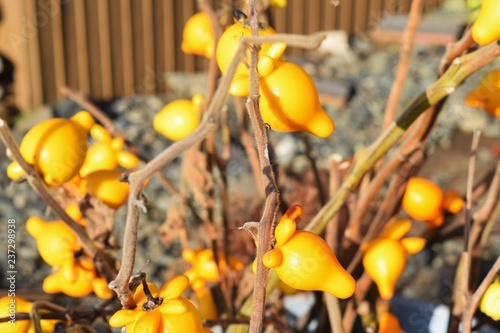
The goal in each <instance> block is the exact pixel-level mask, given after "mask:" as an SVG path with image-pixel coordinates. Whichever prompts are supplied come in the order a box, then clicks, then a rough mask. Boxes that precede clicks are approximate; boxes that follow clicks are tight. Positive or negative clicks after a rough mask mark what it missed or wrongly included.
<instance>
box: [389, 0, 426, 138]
mask: <svg viewBox="0 0 500 333" xmlns="http://www.w3.org/2000/svg"><path fill="white" fill-rule="evenodd" d="M422 7H423V1H422V0H413V1H412V2H411V8H410V13H409V16H408V24H407V25H406V28H405V31H404V33H403V45H402V46H401V50H400V53H399V67H398V71H397V73H396V78H395V79H394V82H393V83H392V87H391V92H390V94H389V98H388V100H387V106H386V108H385V113H384V123H383V128H382V129H383V130H385V129H386V128H387V127H389V125H390V124H391V123H392V122H393V121H394V116H395V114H396V110H397V108H398V103H399V98H400V96H401V92H402V91H403V87H404V82H405V80H406V75H407V74H408V68H409V66H410V60H411V51H412V48H413V42H414V40H415V35H416V32H417V29H418V26H419V23H420V14H421V12H422Z"/></svg>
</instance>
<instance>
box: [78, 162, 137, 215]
mask: <svg viewBox="0 0 500 333" xmlns="http://www.w3.org/2000/svg"><path fill="white" fill-rule="evenodd" d="M121 175H122V172H121V171H117V170H100V171H95V172H92V173H91V174H89V175H87V176H86V177H85V179H84V181H85V188H86V191H87V193H88V194H90V195H92V196H94V197H96V198H98V199H100V200H101V201H102V202H104V203H105V204H106V205H108V206H109V207H111V208H113V209H118V208H120V206H121V205H123V204H124V203H125V201H127V198H128V194H129V192H130V185H129V184H128V183H125V182H121V181H119V180H118V179H119V177H120V176H121Z"/></svg>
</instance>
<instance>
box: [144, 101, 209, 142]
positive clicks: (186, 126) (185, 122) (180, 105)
mask: <svg viewBox="0 0 500 333" xmlns="http://www.w3.org/2000/svg"><path fill="white" fill-rule="evenodd" d="M203 100H204V99H203V96H201V95H199V94H196V95H194V96H193V98H192V100H188V99H179V100H176V101H173V102H170V103H168V104H167V105H165V106H164V107H163V109H161V110H160V111H159V112H158V113H157V114H156V115H155V116H154V118H153V127H154V129H155V130H156V131H157V132H159V133H161V134H162V135H163V136H165V137H166V138H167V139H170V140H172V141H177V140H180V139H183V138H185V137H186V136H188V135H189V134H191V133H192V132H193V131H194V130H195V129H196V128H197V127H198V125H199V123H200V110H201V108H202V105H203Z"/></svg>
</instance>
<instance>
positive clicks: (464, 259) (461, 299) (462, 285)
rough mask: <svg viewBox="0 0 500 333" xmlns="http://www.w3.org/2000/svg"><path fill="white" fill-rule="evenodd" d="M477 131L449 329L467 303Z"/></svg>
mask: <svg viewBox="0 0 500 333" xmlns="http://www.w3.org/2000/svg"><path fill="white" fill-rule="evenodd" d="M480 133H481V132H479V131H475V132H474V135H473V137H472V144H471V150H470V157H469V169H468V173H467V190H466V195H465V202H466V204H465V223H464V235H463V237H464V243H463V247H464V249H463V252H462V256H461V258H460V263H459V265H458V266H457V272H456V274H457V277H456V279H455V281H456V284H455V286H456V293H457V298H456V299H455V303H454V305H453V310H452V314H453V316H452V321H451V323H450V326H451V327H456V326H457V325H456V324H454V323H453V321H454V320H459V318H460V317H461V316H462V314H463V310H464V308H465V306H466V304H467V303H468V301H469V281H470V274H471V272H470V268H471V261H472V257H471V250H472V249H471V247H472V246H471V245H472V244H473V243H475V242H470V237H469V236H470V230H471V224H472V218H471V209H472V187H473V184H474V173H475V168H476V153H477V147H478V145H479V136H480Z"/></svg>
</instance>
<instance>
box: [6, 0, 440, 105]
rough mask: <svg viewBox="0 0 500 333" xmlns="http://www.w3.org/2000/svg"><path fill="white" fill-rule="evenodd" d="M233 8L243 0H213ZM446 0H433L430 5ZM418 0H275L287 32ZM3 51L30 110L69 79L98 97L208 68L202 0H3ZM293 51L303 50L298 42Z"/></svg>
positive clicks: (338, 23)
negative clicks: (192, 50) (196, 46)
mask: <svg viewBox="0 0 500 333" xmlns="http://www.w3.org/2000/svg"><path fill="white" fill-rule="evenodd" d="M208 2H209V3H211V4H213V5H214V6H215V8H217V9H219V10H220V9H224V8H226V9H232V8H236V7H237V6H238V5H242V4H243V3H244V1H243V0H237V1H232V0H212V1H208ZM441 2H443V0H426V3H425V10H432V9H434V8H436V7H437V6H438V5H439V4H440V3H441ZM409 4H410V0H289V1H288V6H287V7H286V8H284V9H279V8H273V9H272V10H271V12H270V15H271V17H270V19H271V21H272V24H273V26H274V27H275V28H276V30H277V31H279V32H292V33H305V34H309V33H312V32H316V31H319V30H332V29H342V30H345V31H347V32H348V33H349V34H356V33H362V32H366V31H369V30H373V29H375V28H376V27H377V24H378V22H380V17H381V16H382V14H384V15H385V16H386V17H387V15H392V14H398V13H404V12H407V11H408V9H409ZM0 5H1V6H2V9H3V13H4V20H3V22H2V24H1V25H0V52H2V53H3V54H5V55H6V56H7V57H9V58H10V59H11V60H13V62H14V63H15V64H16V96H17V100H18V104H19V106H20V107H21V109H23V110H31V109H32V108H34V107H36V106H39V105H41V104H43V103H50V102H54V101H56V100H58V99H59V97H60V96H59V95H58V87H59V86H62V85H68V86H70V87H72V88H75V89H78V90H80V91H82V92H83V93H84V94H87V95H89V96H90V97H91V98H92V99H94V100H109V99H112V98H115V97H120V96H126V95H130V94H133V93H144V94H151V93H157V92H161V91H165V89H166V87H165V84H164V82H163V79H162V75H161V74H162V73H165V72H172V71H184V72H193V71H198V70H204V69H206V66H207V62H206V60H205V59H202V58H200V57H195V56H192V55H185V54H183V53H182V51H181V50H180V43H181V40H182V28H183V25H184V23H185V21H186V20H187V19H188V18H189V17H190V16H191V15H192V14H193V13H194V12H196V10H197V7H196V0H183V1H180V0H15V1H12V0H0ZM291 52H298V51H297V50H292V51H291Z"/></svg>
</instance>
